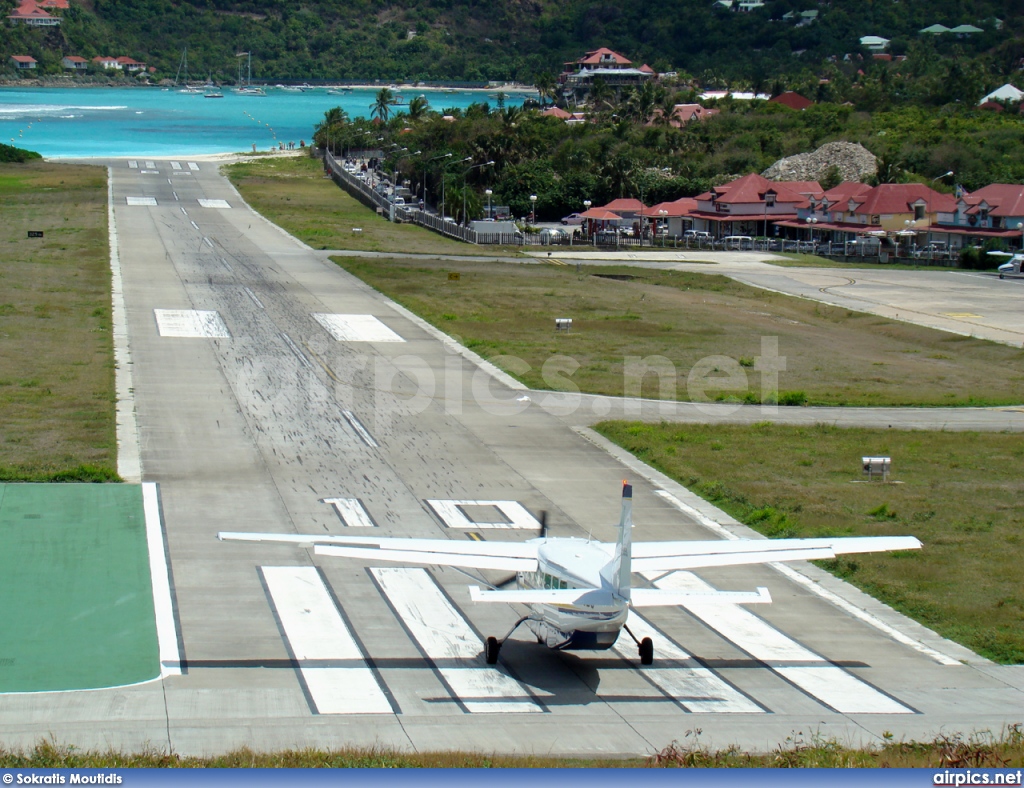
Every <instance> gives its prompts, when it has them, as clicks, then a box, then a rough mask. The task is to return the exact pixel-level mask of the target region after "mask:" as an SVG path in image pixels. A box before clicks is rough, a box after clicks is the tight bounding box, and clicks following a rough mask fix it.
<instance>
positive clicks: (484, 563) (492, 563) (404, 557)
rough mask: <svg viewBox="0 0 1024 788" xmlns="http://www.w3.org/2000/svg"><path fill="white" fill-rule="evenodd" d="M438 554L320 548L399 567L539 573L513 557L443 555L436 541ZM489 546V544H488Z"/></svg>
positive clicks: (322, 552)
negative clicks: (407, 565)
mask: <svg viewBox="0 0 1024 788" xmlns="http://www.w3.org/2000/svg"><path fill="white" fill-rule="evenodd" d="M434 542H435V547H434V551H431V552H428V551H426V550H391V549H386V550H382V549H379V548H376V547H348V546H343V545H320V544H318V545H316V547H315V548H314V552H315V553H316V554H317V555H327V556H334V557H338V558H361V559H363V560H364V561H389V562H392V563H399V564H423V565H426V566H459V567H465V568H467V569H501V570H505V571H512V572H535V571H537V559H536V558H516V557H513V556H496V555H466V554H465V553H443V552H440V551H437V547H438V546H440V545H443V544H445V542H439V540H434ZM484 544H486V543H484Z"/></svg>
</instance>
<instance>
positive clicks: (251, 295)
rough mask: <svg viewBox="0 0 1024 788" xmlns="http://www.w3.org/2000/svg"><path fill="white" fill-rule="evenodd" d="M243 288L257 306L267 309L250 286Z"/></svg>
mask: <svg viewBox="0 0 1024 788" xmlns="http://www.w3.org/2000/svg"><path fill="white" fill-rule="evenodd" d="M204 240H205V239H204ZM221 262H222V263H223V262H224V261H223V260H221ZM225 265H227V264H226V263H225ZM228 270H229V271H230V270H231V269H230V268H229V269H228ZM242 290H243V292H244V293H245V294H246V295H247V296H249V300H250V301H252V302H253V303H254V304H256V306H258V307H259V308H260V309H266V307H265V306H263V302H262V301H260V299H259V298H258V297H257V296H256V294H255V293H254V292H253V291H252V290H250V289H249V288H248V287H242Z"/></svg>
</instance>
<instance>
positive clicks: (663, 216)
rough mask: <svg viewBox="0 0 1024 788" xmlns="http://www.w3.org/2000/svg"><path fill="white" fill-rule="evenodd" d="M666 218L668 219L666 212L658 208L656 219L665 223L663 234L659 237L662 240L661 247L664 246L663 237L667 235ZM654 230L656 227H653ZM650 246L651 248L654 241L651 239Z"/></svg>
mask: <svg viewBox="0 0 1024 788" xmlns="http://www.w3.org/2000/svg"><path fill="white" fill-rule="evenodd" d="M667 217H668V211H666V210H665V209H664V208H659V209H658V218H659V219H660V220H661V221H663V222H665V234H664V235H662V236H661V239H662V240H661V245H662V246H665V235H668V219H667ZM654 229H655V230H657V229H658V226H657V225H655V226H654ZM651 245H652V246H653V245H654V239H653V238H652V239H651Z"/></svg>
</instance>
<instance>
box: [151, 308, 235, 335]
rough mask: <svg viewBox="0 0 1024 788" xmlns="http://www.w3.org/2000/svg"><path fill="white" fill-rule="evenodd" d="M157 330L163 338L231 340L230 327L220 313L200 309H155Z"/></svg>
mask: <svg viewBox="0 0 1024 788" xmlns="http://www.w3.org/2000/svg"><path fill="white" fill-rule="evenodd" d="M153 314H154V315H155V316H156V325H157V330H158V331H159V333H160V336H162V337H179V338H186V339H230V338H231V334H229V333H228V327H227V326H226V325H224V321H223V320H222V319H221V317H220V313H218V312H209V311H203V310H199V309H154V310H153Z"/></svg>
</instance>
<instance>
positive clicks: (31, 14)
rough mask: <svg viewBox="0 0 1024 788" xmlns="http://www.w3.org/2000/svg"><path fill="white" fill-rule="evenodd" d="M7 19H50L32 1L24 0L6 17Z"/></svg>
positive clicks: (48, 15)
mask: <svg viewBox="0 0 1024 788" xmlns="http://www.w3.org/2000/svg"><path fill="white" fill-rule="evenodd" d="M7 18H8V19H15V20H17V19H52V18H53V17H52V16H50V14H48V13H46V12H45V11H44V10H43V9H42V8H40V7H39V6H37V5H36V4H35V3H34V2H33V0H26V1H25V2H24V3H22V4H21V5H20V6H18V7H17V8H16V9H14V11H12V12H11V13H10V14H8V15H7Z"/></svg>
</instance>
